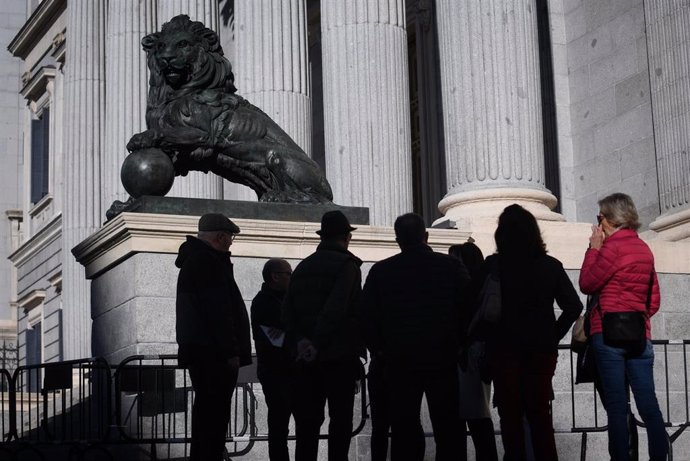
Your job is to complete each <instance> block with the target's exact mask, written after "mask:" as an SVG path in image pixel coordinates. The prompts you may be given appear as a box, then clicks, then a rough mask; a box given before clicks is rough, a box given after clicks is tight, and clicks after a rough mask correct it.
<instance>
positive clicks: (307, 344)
mask: <svg viewBox="0 0 690 461" xmlns="http://www.w3.org/2000/svg"><path fill="white" fill-rule="evenodd" d="M317 353H318V351H317V350H316V348H315V347H314V344H312V342H311V341H310V340H309V339H307V338H302V339H300V340H299V342H298V343H297V361H303V362H306V363H310V362H313V361H314V360H316V355H317Z"/></svg>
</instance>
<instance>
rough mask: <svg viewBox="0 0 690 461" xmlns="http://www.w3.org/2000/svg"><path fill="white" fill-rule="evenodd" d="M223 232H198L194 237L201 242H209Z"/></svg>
mask: <svg viewBox="0 0 690 461" xmlns="http://www.w3.org/2000/svg"><path fill="white" fill-rule="evenodd" d="M223 232H224V231H199V232H197V234H196V236H197V237H198V238H199V239H201V240H206V241H210V240H213V239H215V238H216V236H217V235H218V234H221V233H223Z"/></svg>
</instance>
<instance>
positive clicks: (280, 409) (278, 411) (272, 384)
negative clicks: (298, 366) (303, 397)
mask: <svg viewBox="0 0 690 461" xmlns="http://www.w3.org/2000/svg"><path fill="white" fill-rule="evenodd" d="M293 380H294V378H293V376H291V374H290V373H289V372H273V371H270V372H266V373H262V374H261V376H260V377H259V382H260V383H261V388H262V389H263V392H264V399H265V400H266V406H267V407H268V415H267V420H268V458H269V459H270V460H271V461H289V460H290V455H289V452H288V445H287V439H288V434H289V431H290V428H289V425H290V415H292V401H293V392H294V389H295V386H294V383H293Z"/></svg>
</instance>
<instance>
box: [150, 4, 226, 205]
mask: <svg viewBox="0 0 690 461" xmlns="http://www.w3.org/2000/svg"><path fill="white" fill-rule="evenodd" d="M178 14H186V15H187V16H189V18H190V19H191V20H192V21H200V22H203V23H204V25H205V26H206V27H208V28H209V29H213V30H215V31H216V32H217V31H218V1H217V0H158V15H157V16H158V27H157V30H160V28H161V27H162V26H163V24H164V23H166V22H168V21H170V19H172V18H173V17H174V16H177V15H178ZM168 196H170V197H191V198H212V199H221V198H223V178H221V177H220V176H216V175H215V174H213V173H208V174H204V173H202V172H199V171H192V172H190V173H189V174H188V175H187V176H177V177H176V178H175V184H174V185H173V187H172V190H171V191H170V192H168Z"/></svg>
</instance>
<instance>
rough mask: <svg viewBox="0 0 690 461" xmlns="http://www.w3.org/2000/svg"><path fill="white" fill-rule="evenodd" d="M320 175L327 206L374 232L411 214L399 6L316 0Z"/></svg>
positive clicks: (396, 1)
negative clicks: (362, 214) (356, 212)
mask: <svg viewBox="0 0 690 461" xmlns="http://www.w3.org/2000/svg"><path fill="white" fill-rule="evenodd" d="M321 30H322V40H323V86H324V135H325V145H326V172H327V177H328V180H329V181H330V183H331V186H332V188H333V195H334V201H335V202H336V203H339V204H342V205H354V206H366V207H369V212H370V221H371V223H372V224H373V225H392V224H393V221H394V220H395V218H396V217H397V216H398V215H400V214H401V213H404V212H408V211H411V209H412V173H411V161H412V160H411V146H410V144H411V140H410V108H409V102H410V94H409V82H408V71H407V66H408V63H407V32H406V30H405V2H404V1H403V0H371V1H367V2H361V1H354V0H323V1H322V2H321Z"/></svg>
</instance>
